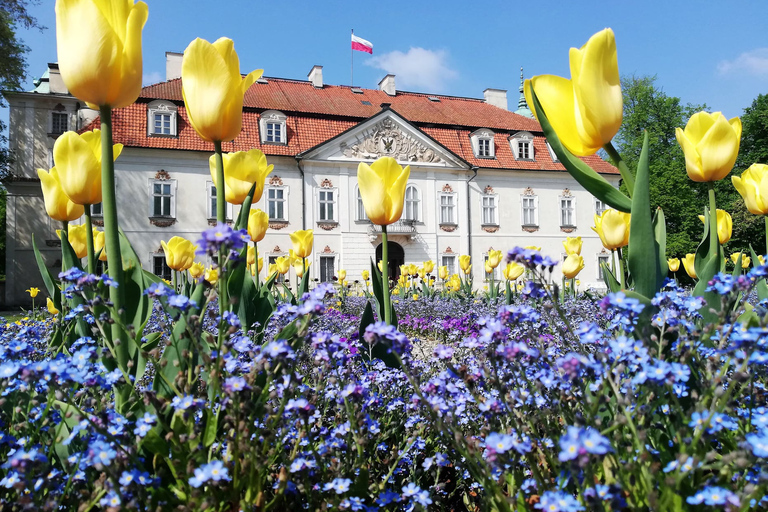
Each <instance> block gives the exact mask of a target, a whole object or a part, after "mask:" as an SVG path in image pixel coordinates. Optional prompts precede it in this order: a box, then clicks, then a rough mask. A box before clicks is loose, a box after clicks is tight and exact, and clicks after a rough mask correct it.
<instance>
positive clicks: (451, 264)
mask: <svg viewBox="0 0 768 512" xmlns="http://www.w3.org/2000/svg"><path fill="white" fill-rule="evenodd" d="M440 261H441V266H443V267H448V275H449V276H452V275H453V274H455V273H456V255H455V254H443V256H442V258H440Z"/></svg>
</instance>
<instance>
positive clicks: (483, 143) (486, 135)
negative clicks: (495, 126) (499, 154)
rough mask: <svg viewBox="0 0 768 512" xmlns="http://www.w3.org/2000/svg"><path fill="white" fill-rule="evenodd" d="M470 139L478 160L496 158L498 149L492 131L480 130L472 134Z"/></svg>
mask: <svg viewBox="0 0 768 512" xmlns="http://www.w3.org/2000/svg"><path fill="white" fill-rule="evenodd" d="M469 138H470V140H471V141H472V152H473V153H474V154H475V156H476V157H477V158H496V147H495V145H494V141H493V132H492V131H491V130H489V129H487V128H480V129H479V130H475V131H474V132H472V133H470V134H469Z"/></svg>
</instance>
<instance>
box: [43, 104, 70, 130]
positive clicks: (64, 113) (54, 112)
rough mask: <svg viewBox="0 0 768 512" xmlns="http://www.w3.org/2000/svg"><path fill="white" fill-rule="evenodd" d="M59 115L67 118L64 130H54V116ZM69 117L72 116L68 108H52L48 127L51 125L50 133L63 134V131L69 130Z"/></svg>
mask: <svg viewBox="0 0 768 512" xmlns="http://www.w3.org/2000/svg"><path fill="white" fill-rule="evenodd" d="M57 115H60V116H63V117H64V120H65V124H64V130H62V131H58V130H57V131H54V126H53V124H54V123H53V118H54V117H55V116H57ZM69 117H70V115H69V112H67V111H66V110H51V115H50V116H49V118H48V127H49V130H48V133H50V134H52V135H61V134H62V133H65V132H67V131H69V124H70V119H69Z"/></svg>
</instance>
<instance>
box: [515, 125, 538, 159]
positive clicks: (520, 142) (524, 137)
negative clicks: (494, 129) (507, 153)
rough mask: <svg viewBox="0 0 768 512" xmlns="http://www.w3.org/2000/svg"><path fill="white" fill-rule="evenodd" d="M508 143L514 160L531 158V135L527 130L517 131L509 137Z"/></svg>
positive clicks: (532, 156)
mask: <svg viewBox="0 0 768 512" xmlns="http://www.w3.org/2000/svg"><path fill="white" fill-rule="evenodd" d="M509 145H510V147H511V148H512V153H514V155H515V160H533V159H534V155H533V135H532V134H531V133H529V132H517V133H516V134H514V135H512V136H511V137H510V138H509Z"/></svg>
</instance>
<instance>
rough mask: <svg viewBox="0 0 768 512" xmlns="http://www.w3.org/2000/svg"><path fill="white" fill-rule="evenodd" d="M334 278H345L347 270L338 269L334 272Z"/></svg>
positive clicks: (341, 279)
mask: <svg viewBox="0 0 768 512" xmlns="http://www.w3.org/2000/svg"><path fill="white" fill-rule="evenodd" d="M336 278H337V279H338V280H339V281H343V280H345V279H346V278H347V271H346V270H339V271H338V273H337V274H336Z"/></svg>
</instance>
